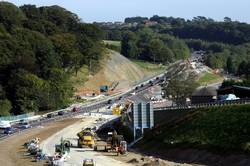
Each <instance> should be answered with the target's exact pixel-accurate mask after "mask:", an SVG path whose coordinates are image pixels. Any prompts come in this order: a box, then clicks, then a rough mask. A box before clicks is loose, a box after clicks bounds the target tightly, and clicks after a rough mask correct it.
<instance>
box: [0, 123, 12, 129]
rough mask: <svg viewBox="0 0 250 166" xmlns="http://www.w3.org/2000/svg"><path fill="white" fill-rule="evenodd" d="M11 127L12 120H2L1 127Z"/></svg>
mask: <svg viewBox="0 0 250 166" xmlns="http://www.w3.org/2000/svg"><path fill="white" fill-rule="evenodd" d="M9 127H11V125H10V122H9V121H0V129H6V128H9Z"/></svg>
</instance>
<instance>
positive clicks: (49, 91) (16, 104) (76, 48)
mask: <svg viewBox="0 0 250 166" xmlns="http://www.w3.org/2000/svg"><path fill="white" fill-rule="evenodd" d="M102 34H103V33H102V30H101V29H100V28H98V27H97V26H95V25H92V24H85V23H82V22H81V21H80V19H79V18H78V16H77V15H75V14H74V13H71V12H70V11H67V10H66V9H64V8H61V7H59V6H51V7H39V8H38V7H36V6H34V5H24V6H21V7H17V6H15V5H13V4H11V3H8V2H0V39H1V40H0V50H1V51H0V110H1V111H0V115H9V114H21V113H25V112H30V111H41V110H52V109H56V108H62V107H65V106H66V105H67V104H68V103H69V99H70V98H71V97H72V95H73V88H72V85H71V84H70V82H69V77H70V75H72V74H77V71H78V70H79V69H80V68H81V67H82V66H83V65H87V66H89V69H90V71H92V72H93V71H95V70H97V69H98V63H99V59H100V58H101V56H102V42H101V39H102Z"/></svg>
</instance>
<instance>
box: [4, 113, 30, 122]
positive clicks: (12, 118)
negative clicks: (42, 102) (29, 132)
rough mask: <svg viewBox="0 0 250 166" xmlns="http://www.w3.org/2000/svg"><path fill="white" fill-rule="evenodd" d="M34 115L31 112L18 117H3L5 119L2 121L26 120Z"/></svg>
mask: <svg viewBox="0 0 250 166" xmlns="http://www.w3.org/2000/svg"><path fill="white" fill-rule="evenodd" d="M34 115H35V113H34V112H31V113H27V114H22V115H17V116H3V117H0V121H18V120H21V119H25V118H28V117H31V116H34Z"/></svg>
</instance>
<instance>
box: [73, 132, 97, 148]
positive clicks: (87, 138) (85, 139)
mask: <svg viewBox="0 0 250 166" xmlns="http://www.w3.org/2000/svg"><path fill="white" fill-rule="evenodd" d="M77 136H78V147H80V148H83V147H90V148H93V147H94V145H95V135H94V133H93V132H92V131H91V129H90V128H86V129H84V130H82V131H81V132H79V133H77Z"/></svg>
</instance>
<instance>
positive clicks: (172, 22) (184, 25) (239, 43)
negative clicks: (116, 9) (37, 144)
mask: <svg viewBox="0 0 250 166" xmlns="http://www.w3.org/2000/svg"><path fill="white" fill-rule="evenodd" d="M148 21H151V22H154V23H156V24H153V25H150V26H149V25H146V24H145V22H148ZM128 23H137V26H124V25H122V26H116V28H114V26H112V28H111V29H110V28H109V27H107V26H106V27H102V28H103V29H104V30H105V36H104V37H105V38H106V39H110V40H121V41H123V42H122V43H125V44H124V45H125V47H124V48H129V50H131V49H132V51H130V53H128V52H129V51H127V52H126V50H124V52H123V51H122V53H123V54H124V55H126V56H128V57H133V56H134V54H135V52H136V53H138V54H137V56H138V55H140V56H139V57H147V58H146V59H148V60H150V61H152V60H153V59H154V56H152V55H150V54H151V53H153V52H154V51H153V52H152V51H151V52H150V48H151V47H150V45H151V46H153V48H156V47H155V46H156V45H157V46H158V47H160V46H161V45H162V44H164V45H165V47H167V48H168V49H165V48H164V49H159V48H157V50H164V51H158V52H154V54H155V55H156V56H155V57H162V55H161V54H167V55H168V56H166V55H164V56H163V57H165V56H166V57H168V58H167V59H169V57H171V56H173V54H174V55H175V56H176V54H180V55H179V56H180V57H183V54H185V55H186V53H185V52H187V49H186V46H185V45H187V46H188V48H189V49H190V50H191V51H195V50H204V51H206V52H207V54H206V55H205V63H206V65H208V66H209V67H211V68H214V69H223V70H224V71H225V72H228V73H230V74H234V75H239V76H244V75H246V73H245V72H244V69H245V68H246V64H248V63H249V59H250V58H249V57H250V44H249V43H250V24H247V23H243V22H239V21H233V20H232V19H230V18H228V17H225V18H224V20H223V21H215V20H213V19H211V18H206V17H203V16H198V17H194V18H193V19H191V20H185V19H183V18H174V17H162V16H158V15H155V16H153V17H151V18H147V17H131V18H126V19H125V23H124V24H125V25H126V24H128ZM145 29H149V30H147V31H148V32H149V34H152V32H153V33H154V34H155V35H154V37H153V39H159V40H160V41H161V42H160V41H159V40H158V41H152V42H143V43H141V42H140V41H141V40H144V41H145V40H147V38H150V37H144V38H143V37H142V35H141V31H142V32H143V31H145ZM127 31H131V32H132V33H130V34H129V35H127ZM124 33H125V35H124ZM149 36H151V35H149ZM166 36H168V37H167V38H171V39H172V41H177V43H182V42H185V43H184V44H179V46H177V47H176V48H174V49H173V48H171V47H175V46H170V45H169V43H168V42H165V41H164V38H166ZM141 37H142V39H141ZM129 38H131V42H129V43H128V39H129ZM168 41H169V39H168ZM126 42H127V43H126ZM145 43H149V44H145ZM174 45H175V44H174ZM180 45H182V46H181V47H180ZM135 46H136V47H135ZM161 48H162V47H161ZM180 48H181V49H180ZM122 50H123V49H122ZM145 50H147V51H145ZM153 50H154V49H153ZM169 50H171V51H172V53H173V54H171V53H169V52H170V51H169ZM173 50H174V51H173ZM176 50H179V53H178V52H177V53H175V51H176ZM184 50H185V51H184ZM159 52H164V53H159ZM165 52H167V53H165ZM131 55H132V56H131ZM184 57H186V56H184ZM160 59H161V58H158V59H157V58H156V61H162V60H160ZM170 59H171V58H170ZM177 59H178V58H177ZM163 61H165V60H163ZM170 61H171V60H170Z"/></svg>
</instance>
